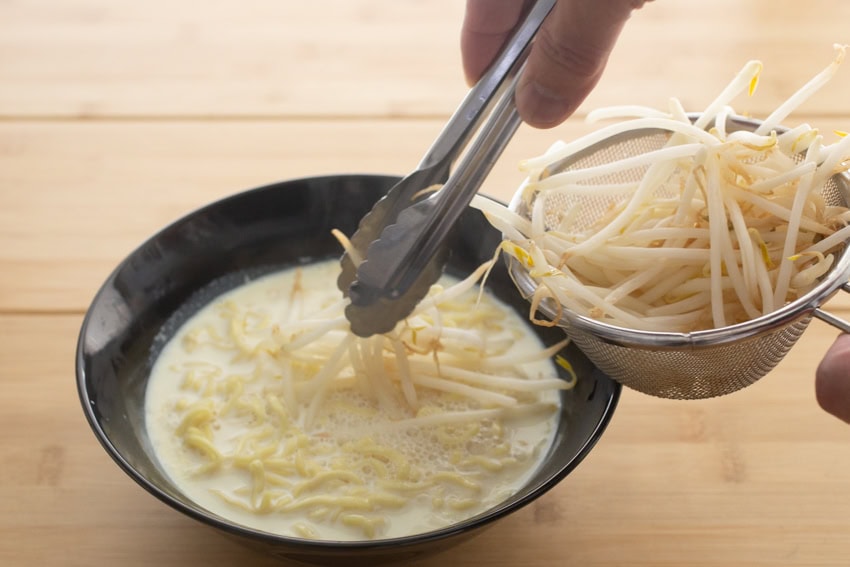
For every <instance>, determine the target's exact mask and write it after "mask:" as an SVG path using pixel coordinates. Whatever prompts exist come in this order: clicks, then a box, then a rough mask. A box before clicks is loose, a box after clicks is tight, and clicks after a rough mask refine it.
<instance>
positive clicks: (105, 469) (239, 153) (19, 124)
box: [0, 0, 850, 567]
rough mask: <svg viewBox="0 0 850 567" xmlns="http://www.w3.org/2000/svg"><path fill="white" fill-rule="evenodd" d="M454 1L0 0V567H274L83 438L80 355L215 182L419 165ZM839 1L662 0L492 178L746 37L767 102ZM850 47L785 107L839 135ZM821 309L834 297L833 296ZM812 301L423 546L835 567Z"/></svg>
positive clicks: (830, 35) (838, 478)
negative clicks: (479, 527)
mask: <svg viewBox="0 0 850 567" xmlns="http://www.w3.org/2000/svg"><path fill="white" fill-rule="evenodd" d="M462 13H463V6H462V2H460V0H434V1H429V2H425V1H413V0H409V1H395V2H394V1H391V0H324V1H317V2H281V1H278V0H239V1H236V0H209V1H208V2H206V3H197V2H188V1H181V0H177V1H167V0H148V1H146V2H115V1H109V0H10V1H4V2H0V328H1V329H2V333H0V335H1V336H2V339H0V388H2V396H0V565H3V566H6V565H8V566H30V565H32V566H36V565H38V566H52V565H63V566H65V565H80V566H82V565H85V566H89V565H122V566H134V565H158V566H160V567H171V566H177V565H206V566H207V567H215V566H224V565H231V564H239V565H256V566H270V565H275V564H279V562H276V561H274V560H272V559H270V558H267V557H265V556H261V555H258V554H257V553H255V552H254V551H250V550H247V549H244V548H243V547H241V546H240V545H237V544H235V543H233V542H231V541H229V540H227V539H224V538H222V537H219V536H218V535H216V534H215V533H213V532H212V531H211V530H209V529H208V528H206V527H204V526H201V525H199V524H197V523H195V522H194V521H192V520H189V519H187V518H184V517H182V516H181V515H179V514H177V513H176V512H174V511H172V510H171V509H169V508H167V507H166V506H165V505H163V504H161V503H159V502H158V501H156V500H154V499H153V498H151V497H150V496H149V495H148V494H147V493H145V492H144V491H143V490H142V489H141V488H139V487H138V486H136V485H135V484H134V483H133V482H132V481H131V480H130V479H129V478H128V477H127V476H125V475H124V473H122V472H121V471H120V470H119V469H118V468H117V467H116V466H115V465H114V464H113V463H112V461H111V460H110V459H109V457H108V456H107V455H106V454H105V452H104V451H103V450H102V449H101V448H100V446H99V445H98V443H97V441H96V440H95V438H94V436H93V435H92V433H91V432H90V430H89V428H88V426H87V424H86V422H85V420H84V418H83V413H82V411H81V409H80V404H79V402H78V400H77V395H76V391H75V385H74V366H73V362H74V348H75V342H76V337H77V333H78V330H79V327H80V323H81V321H82V317H83V314H84V312H85V310H86V308H87V306H88V304H89V302H90V300H91V298H92V296H93V294H94V293H95V291H96V290H97V288H98V287H99V285H100V283H101V282H102V281H103V280H104V278H105V277H106V276H107V274H108V273H109V272H110V271H111V269H112V268H113V267H114V266H115V265H116V264H117V263H118V262H119V261H120V260H121V259H122V258H123V257H124V256H125V255H126V254H127V253H129V252H130V251H131V250H132V249H133V248H134V247H135V246H136V245H138V244H139V243H140V242H141V241H142V240H143V239H144V238H145V237H147V236H148V235H150V234H152V233H153V232H155V231H156V230H158V229H159V228H160V227H162V226H163V225H164V224H166V223H168V222H169V221H171V220H173V219H175V218H177V217H179V216H181V215H183V214H184V213H186V212H188V211H190V210H192V209H194V208H196V207H198V206H200V205H202V204H205V203H207V202H209V201H212V200H214V199H216V198H219V197H222V196H224V195H228V194H232V193H234V192H238V191H241V190H243V189H247V188H250V187H253V186H257V185H261V184H265V183H269V182H272V181H277V180H282V179H288V178H294V177H299V176H305V175H317V174H325V173H352V172H368V173H378V172H379V173H395V174H400V173H404V172H406V171H408V170H409V169H410V168H411V167H413V166H414V165H415V164H416V163H417V162H418V159H419V157H420V155H421V154H422V153H423V151H424V150H425V149H426V148H427V147H428V145H429V144H430V142H431V140H432V139H433V137H434V136H435V135H436V133H437V132H438V131H439V129H440V127H441V125H442V124H443V122H444V121H445V120H446V118H447V117H448V115H449V114H450V113H451V112H452V110H453V109H454V107H455V106H456V105H457V103H458V102H459V101H460V100H461V98H462V97H463V95H464V94H465V92H466V86H465V85H464V83H463V80H462V74H461V67H460V55H459V50H458V36H459V30H460V24H461V19H462ZM848 23H850V3H848V2H839V1H837V0H833V1H829V0H809V1H807V2H800V1H799V0H751V1H748V2H740V1H738V0H715V1H714V2H704V1H702V0H657V1H656V2H654V3H651V4H649V5H647V6H646V7H645V8H644V9H643V10H642V11H640V12H638V13H636V14H635V16H634V17H633V19H632V21H631V22H630V23H629V25H628V26H627V28H626V30H625V32H624V35H623V37H622V39H621V41H620V43H619V45H618V48H617V50H616V52H615V53H614V55H613V57H612V58H611V61H610V65H609V68H608V72H607V74H606V75H605V77H604V79H603V80H602V82H601V83H600V85H599V87H598V89H597V90H596V91H595V92H594V93H593V95H592V96H591V97H590V99H589V100H588V101H587V103H586V104H585V105H584V106H582V108H581V109H580V111H579V113H578V114H577V115H576V116H575V117H573V118H572V119H570V120H569V121H568V122H567V123H566V124H565V125H563V126H562V127H560V128H558V129H556V130H551V131H534V130H531V129H529V128H523V129H521V130H520V132H519V133H518V134H517V136H516V138H515V139H514V141H513V142H512V144H511V146H510V147H509V148H508V150H507V152H506V153H505V155H504V157H503V159H502V160H501V162H500V163H499V164H498V165H497V166H496V169H495V171H494V173H493V174H492V175H491V177H490V179H489V180H488V182H487V183H486V185H485V187H484V189H483V190H482V191H483V192H485V193H488V194H490V195H494V196H497V197H501V198H507V197H509V196H510V194H511V193H512V191H513V188H514V187H515V186H516V185H517V184H518V182H519V180H520V175H519V173H518V172H517V171H516V163H517V162H518V160H519V159H521V158H522V157H527V156H531V155H534V154H536V153H538V152H540V151H542V150H543V149H544V148H545V147H546V146H548V145H549V144H550V143H551V142H552V141H554V140H555V139H557V138H562V139H570V138H573V137H575V136H577V135H578V134H580V133H582V132H586V131H588V130H589V129H590V128H591V126H588V125H587V124H585V123H584V121H583V118H582V116H583V115H584V114H585V113H586V112H587V110H589V109H592V108H595V107H598V106H603V105H608V104H621V103H640V104H649V105H653V106H663V105H665V104H666V101H667V99H668V98H669V97H671V96H676V97H679V98H680V99H681V100H682V101H683V103H684V104H685V106H686V108H688V109H689V110H699V109H700V108H701V107H702V106H704V105H705V104H707V103H708V102H709V101H710V100H711V99H712V98H713V97H714V96H715V95H716V94H717V93H718V92H719V90H720V89H721V88H722V87H723V86H724V85H725V84H726V82H727V81H728V80H729V79H730V78H731V77H732V75H733V74H734V73H735V72H736V71H737V70H738V69H739V68H740V67H741V65H743V63H744V62H745V61H746V60H748V59H752V58H758V59H761V60H762V61H763V62H764V63H765V70H764V74H763V76H762V81H761V84H760V87H759V90H758V92H757V93H756V96H755V97H753V98H751V99H743V100H740V101H736V107H737V109H738V110H739V111H746V112H749V113H752V114H753V115H755V116H757V117H758V116H764V115H765V114H766V113H767V112H768V111H769V110H771V109H772V108H774V107H775V106H776V105H777V104H778V103H779V102H781V101H782V100H783V99H784V98H785V97H786V96H788V95H789V94H790V93H791V92H792V91H793V90H794V89H796V88H797V87H798V86H799V85H801V84H802V83H803V82H805V81H806V80H808V78H809V77H810V76H812V75H814V74H815V73H816V72H817V71H818V70H820V69H821V68H822V67H823V66H824V65H825V64H826V63H827V62H828V61H829V60H830V58H831V57H832V47H831V46H832V44H833V43H835V42H840V43H850V32H848ZM848 93H850V64H848V66H847V68H844V69H842V70H841V72H840V74H839V76H838V77H837V78H836V79H835V80H834V81H833V82H832V83H830V84H829V85H828V86H827V87H826V88H825V89H824V90H823V91H822V92H820V93H818V94H817V95H816V96H815V97H813V98H812V99H811V100H809V101H808V102H806V103H805V104H804V105H803V107H801V109H800V111H799V112H798V113H797V114H795V115H794V117H793V118H792V119H791V120H789V122H790V123H799V122H804V121H806V122H810V123H812V124H813V125H815V126H818V127H820V128H822V129H823V130H824V131H825V132H827V133H829V132H831V131H832V130H834V129H838V130H844V131H850V96H848ZM830 306H831V308H832V310H833V311H834V312H835V313H836V314H838V315H840V316H843V317H845V318H850V298H847V297H836V298H835V299H834V300H833V301H832V302H831V303H830ZM836 334H837V331H835V330H834V329H832V328H831V327H828V326H827V325H825V324H824V323H821V322H820V321H814V322H813V323H812V325H811V326H810V327H809V329H808V331H807V332H806V334H805V335H804V337H803V338H802V340H801V341H800V342H799V344H798V345H797V346H796V347H795V348H794V349H793V350H792V351H791V353H790V355H789V356H788V357H787V358H786V359H785V360H784V361H783V362H782V363H781V364H780V366H779V367H778V368H777V369H776V370H775V371H774V372H772V373H771V374H770V375H768V376H767V377H766V378H764V379H763V380H761V381H760V382H758V383H757V384H755V385H754V386H751V387H750V388H747V389H745V390H743V391H741V392H739V393H736V394H734V395H731V396H727V397H724V398H719V399H712V400H705V401H696V402H677V401H666V400H659V399H654V398H651V397H647V396H645V395H642V394H638V393H635V392H632V391H625V392H624V393H623V396H622V399H621V402H620V406H619V409H618V411H617V413H616V415H615V416H614V419H613V421H612V423H611V425H610V427H609V429H608V431H607V432H606V434H605V435H604V437H603V439H602V441H601V442H600V443H599V444H598V445H597V447H596V448H595V449H594V450H593V452H592V453H591V454H590V456H589V457H588V458H587V459H586V460H585V461H584V462H583V463H582V464H581V466H580V467H579V468H578V469H577V470H576V471H575V472H574V473H573V474H571V475H570V476H569V477H568V478H567V479H566V480H565V481H564V482H562V483H561V484H560V485H559V486H558V487H557V488H556V489H554V490H553V491H552V492H550V493H549V494H547V495H546V496H545V497H543V498H542V499H540V500H539V501H537V502H535V503H534V504H533V505H531V506H528V507H527V508H525V509H523V510H522V511H520V512H519V513H517V514H515V515H514V516H512V517H510V518H509V519H506V520H505V521H503V522H501V523H499V524H498V525H496V526H494V527H493V528H492V529H490V530H488V531H486V532H485V533H484V534H483V535H481V536H480V537H478V538H476V539H474V540H472V541H470V542H468V543H465V544H463V545H461V546H459V547H457V548H455V549H453V550H451V551H449V552H447V553H445V554H443V555H439V556H437V557H435V558H433V559H430V560H423V561H420V562H418V563H416V565H421V566H426V565H435V566H436V565H443V564H447V565H461V566H462V565H469V566H471V565H479V564H483V565H505V566H507V565H527V566H549V565H552V566H554V565H564V564H572V565H584V566H599V565H641V566H659V565H667V566H674V565H675V566H709V565H712V566H730V565H736V566H755V565H760V566H790V565H812V566H814V565H817V566H826V565H836V566H837V565H847V564H848V561H850V426H848V425H845V424H842V423H841V422H839V421H838V420H836V419H834V418H832V417H830V416H828V415H827V414H825V413H823V412H822V411H821V410H820V409H819V408H818V406H817V404H816V402H815V399H814V392H813V376H814V371H815V368H816V365H817V363H818V361H819V360H820V357H821V356H822V354H823V353H824V351H825V350H826V348H827V346H828V345H829V343H830V342H831V341H832V339H833V338H834V337H835V336H836Z"/></svg>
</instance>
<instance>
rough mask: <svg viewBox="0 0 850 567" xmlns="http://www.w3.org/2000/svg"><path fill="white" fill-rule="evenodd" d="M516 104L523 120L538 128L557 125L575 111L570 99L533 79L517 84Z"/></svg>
mask: <svg viewBox="0 0 850 567" xmlns="http://www.w3.org/2000/svg"><path fill="white" fill-rule="evenodd" d="M516 104H517V108H518V109H519V113H520V115H521V116H522V118H523V120H524V121H525V122H526V123H527V124H529V125H531V126H534V127H536V128H550V127H552V126H557V125H558V124H560V123H561V122H563V121H564V119H566V118H567V116H569V115H570V113H571V112H572V111H573V108H572V102H571V101H570V100H568V99H565V98H564V97H562V96H558V95H557V94H555V92H554V91H551V90H549V89H547V88H545V87H543V86H542V85H540V83H537V82H536V81H533V80H528V81H521V82H520V84H519V85H518V86H517V92H516Z"/></svg>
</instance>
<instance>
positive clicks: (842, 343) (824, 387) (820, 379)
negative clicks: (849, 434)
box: [815, 334, 850, 423]
mask: <svg viewBox="0 0 850 567" xmlns="http://www.w3.org/2000/svg"><path fill="white" fill-rule="evenodd" d="M815 394H816V395H817V400H818V404H820V406H821V407H822V408H823V409H824V410H826V411H827V412H829V413H831V414H832V415H834V416H835V417H837V418H839V419H841V420H842V421H846V422H847V423H850V335H847V334H843V335H840V336H839V337H838V338H837V339H836V340H835V342H834V343H832V346H831V347H829V350H828V351H826V355H824V357H823V360H822V361H821V363H820V365H818V369H817V373H816V374H815Z"/></svg>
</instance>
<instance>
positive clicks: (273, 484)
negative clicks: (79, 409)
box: [146, 261, 567, 540]
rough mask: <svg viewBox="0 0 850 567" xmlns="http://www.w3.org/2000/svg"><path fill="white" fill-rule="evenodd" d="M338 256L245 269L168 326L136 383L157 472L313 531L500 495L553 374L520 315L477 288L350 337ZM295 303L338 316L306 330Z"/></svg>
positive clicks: (285, 531)
mask: <svg viewBox="0 0 850 567" xmlns="http://www.w3.org/2000/svg"><path fill="white" fill-rule="evenodd" d="M338 270H339V265H338V262H336V261H328V262H322V263H318V264H313V265H310V266H305V267H301V268H298V269H292V270H286V271H282V272H279V273H275V274H271V275H268V276H265V277H262V278H259V279H257V280H255V281H252V282H249V283H246V284H245V285H242V286H240V287H238V288H236V289H234V290H232V291H230V292H228V293H225V294H223V295H221V296H220V297H218V298H217V299H216V300H214V301H213V302H212V303H210V304H209V305H207V306H205V307H204V308H202V309H201V310H200V311H199V312H198V313H196V314H195V315H194V316H192V317H191V318H190V319H189V320H188V321H187V322H186V323H185V324H183V325H182V326H181V328H180V329H179V330H178V331H177V333H176V334H175V335H174V337H173V338H172V339H171V340H170V341H169V342H168V344H167V345H166V346H165V347H164V349H163V351H162V353H161V354H160V355H159V357H158V359H157V361H156V363H155V365H154V368H153V371H152V375H151V377H150V380H149V384H148V388H147V393H146V426H147V431H148V435H149V437H150V440H151V443H152V446H153V448H154V451H155V453H156V456H157V458H158V460H159V462H160V464H161V466H162V468H163V469H164V470H165V472H166V473H167V475H168V476H169V477H170V478H171V479H172V481H173V482H174V483H175V484H176V486H177V487H178V488H179V489H180V490H181V491H183V492H184V493H185V494H186V495H187V496H188V497H189V498H191V499H192V500H193V501H195V502H196V503H197V504H199V505H200V506H202V507H204V508H206V509H207V510H209V511H211V512H213V513H215V514H218V515H220V516H222V517H226V518H229V519H231V520H233V521H235V522H237V523H240V524H242V525H244V526H247V527H251V528H254V529H258V530H262V531H266V532H271V533H277V534H281V535H289V536H296V537H304V538H314V539H324V540H361V539H383V538H391V537H400V536H405V535H411V534H415V533H421V532H425V531H430V530H433V529H437V528H440V527H445V526H446V525H449V524H452V523H456V522H458V521H460V520H463V519H466V518H468V517H471V516H473V515H475V514H478V513H480V512H482V511H484V510H486V509H488V508H491V507H492V506H494V505H496V504H498V503H499V502H501V501H503V500H505V499H507V498H508V497H510V496H511V495H512V494H513V493H515V492H516V490H517V489H518V488H519V487H521V485H522V484H523V483H524V482H525V481H526V480H527V479H528V477H529V476H530V475H532V474H533V473H534V471H535V470H536V469H537V468H538V466H539V461H540V459H541V458H542V457H543V455H544V454H545V453H546V450H547V449H548V447H549V446H550V445H551V442H552V437H553V435H554V431H555V429H556V420H557V414H558V412H557V408H558V404H559V394H558V388H564V387H567V385H566V384H565V383H564V382H563V381H561V380H558V379H557V372H556V370H555V368H554V365H553V363H552V362H551V360H550V357H548V356H544V357H542V358H541V357H540V356H539V353H540V352H541V351H542V350H543V346H542V345H541V344H540V342H539V341H538V339H537V338H536V336H535V335H534V334H533V333H532V332H531V331H530V329H529V324H528V322H527V321H525V320H523V319H522V318H521V317H520V316H518V315H517V314H516V313H515V312H514V311H513V310H512V309H511V308H510V307H507V306H505V305H503V304H501V303H500V302H499V301H498V300H496V299H495V298H493V297H491V296H489V295H487V294H484V295H483V296H482V297H481V300H480V302H479V300H478V298H479V295H478V290H477V287H476V288H474V289H472V290H469V291H467V292H465V294H464V295H463V296H462V297H461V298H458V299H455V300H452V301H450V302H448V303H445V304H443V305H441V306H440V308H439V315H434V312H433V311H432V312H431V313H430V314H428V313H425V314H423V315H420V316H418V317H414V318H411V319H410V320H409V321H408V324H401V325H400V326H399V327H398V328H397V329H396V332H397V335H396V337H397V341H391V340H390V339H388V338H386V337H375V338H372V339H369V340H366V341H363V340H360V339H357V338H355V337H354V336H353V335H351V333H350V332H348V331H347V325H346V324H345V322H344V319H343V305H342V303H341V297H340V293H339V291H338V290H337V288H336V276H337V273H338ZM456 282H457V280H452V279H449V278H446V279H444V280H442V281H441V282H440V284H441V286H443V287H447V286H449V285H452V284H454V283H456ZM439 289H440V288H439V287H437V288H435V289H434V290H432V293H436V292H438V291H439ZM309 320H316V321H322V322H323V323H326V322H330V325H331V326H335V329H334V330H332V331H330V332H328V333H327V334H325V335H323V337H322V338H321V339H318V340H316V341H314V342H312V343H311V342H309V341H308V340H307V339H308V338H309V337H310V336H311V335H316V333H313V328H312V327H311V325H312V324H311V323H309V322H308V323H304V321H309ZM438 331H440V332H439V334H437V332H438ZM299 343H306V344H299ZM340 345H342V346H340ZM399 345H403V351H404V352H405V355H404V356H401V357H400V356H399V355H398V351H397V347H398V346H399ZM435 345H439V347H438V348H437V350H436V353H435V351H434V347H435ZM417 351H421V353H420V352H417ZM535 356H537V360H533V361H531V362H524V363H520V364H513V362H514V361H517V360H520V359H521V358H534V357H535ZM376 361H378V362H376ZM499 361H502V363H499ZM491 363H492V364H493V365H496V364H497V363H498V366H497V367H496V366H494V368H492V369H488V368H487V365H488V364H491ZM374 364H380V367H377V368H376V367H375V366H374ZM508 371H509V372H510V374H508V373H507V372H508ZM482 374H483V376H482ZM491 375H492V376H493V377H491ZM520 382H521V383H520Z"/></svg>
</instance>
